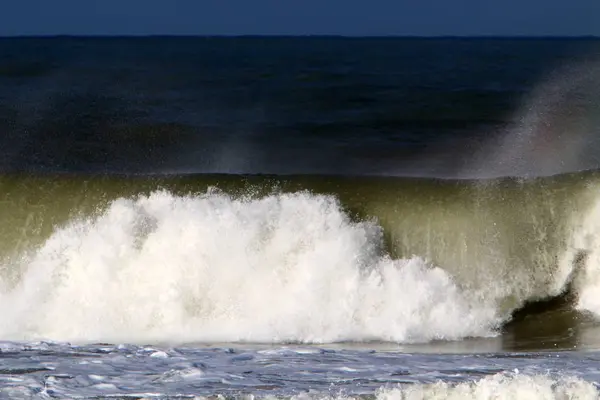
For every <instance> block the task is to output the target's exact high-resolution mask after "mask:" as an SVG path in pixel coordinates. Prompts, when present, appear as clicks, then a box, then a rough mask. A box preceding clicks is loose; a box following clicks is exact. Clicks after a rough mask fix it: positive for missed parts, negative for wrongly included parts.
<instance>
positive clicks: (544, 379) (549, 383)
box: [293, 374, 600, 400]
mask: <svg viewBox="0 0 600 400" xmlns="http://www.w3.org/2000/svg"><path fill="white" fill-rule="evenodd" d="M598 396H600V393H599V392H598V390H597V389H596V387H595V386H594V385H593V384H592V383H590V382H587V381H584V380H582V379H578V378H568V377H565V378H557V379H552V378H550V377H548V376H544V375H534V376H527V375H512V376H509V375H504V374H498V375H494V376H490V377H486V378H483V379H481V380H479V381H475V382H464V383H459V384H452V383H448V382H442V381H440V382H436V383H432V384H415V385H403V386H401V387H399V388H393V389H389V388H384V389H381V390H379V391H378V393H377V394H376V397H375V398H376V399H378V400H396V399H397V400H422V399H428V400H492V399H493V400H504V399H506V400H551V399H560V400H563V399H578V400H586V399H590V400H591V399H594V400H596V399H598ZM315 398H318V399H320V400H329V399H331V400H333V399H339V400H342V399H351V398H354V397H351V396H348V397H347V396H322V395H312V394H310V393H308V394H301V395H298V396H294V397H293V399H295V400H303V399H306V400H308V399H315Z"/></svg>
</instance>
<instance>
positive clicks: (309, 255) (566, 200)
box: [0, 171, 600, 342]
mask: <svg viewBox="0 0 600 400" xmlns="http://www.w3.org/2000/svg"><path fill="white" fill-rule="evenodd" d="M597 182H598V173H597V172H593V171H592V172H583V173H577V174H569V175H561V176H555V177H550V178H543V179H542V178H540V179H532V180H514V179H503V180H493V181H455V180H453V181H451V180H433V179H405V178H402V179H401V178H383V177H380V178H377V177H333V176H330V177H327V176H286V177H277V176H235V175H189V176H170V177H143V176H138V177H114V176H111V177H109V176H98V177H78V176H73V175H55V176H33V175H23V174H17V175H5V176H3V177H2V178H1V179H0V191H1V193H0V197H1V199H0V200H1V201H2V203H3V207H2V211H1V212H2V214H3V215H2V217H3V220H4V221H7V223H6V224H5V225H4V226H3V227H2V228H1V231H0V234H1V238H2V240H1V243H2V254H3V256H4V261H3V266H2V267H3V268H2V272H1V274H2V281H1V286H0V287H1V288H2V289H1V290H2V292H1V294H0V296H1V297H2V300H3V301H2V302H0V304H11V308H10V309H6V310H3V315H6V318H5V320H4V322H3V323H2V324H1V326H0V332H1V333H2V334H3V336H5V337H10V338H16V339H23V338H32V337H36V338H39V337H44V338H52V339H65V340H115V341H118V340H135V341H143V340H177V341H222V340H227V341H251V342H272V341H276V342H286V341H293V342H335V341H346V340H351V341H365V340H378V341H396V342H422V341H429V340H436V339H459V338H463V337H470V336H486V335H491V334H493V333H494V332H495V331H496V330H497V329H498V328H499V327H500V325H501V324H502V323H504V322H506V321H508V320H509V319H510V318H511V316H512V315H513V313H514V312H515V311H516V310H519V309H521V308H522V307H523V306H524V305H527V307H528V308H525V310H527V309H529V310H531V312H535V313H540V312H542V313H543V312H546V311H548V310H552V309H556V308H557V309H561V307H563V306H564V304H563V305H560V304H559V305H558V306H557V305H556V304H555V303H543V304H545V305H544V306H543V307H542V309H541V310H539V309H538V310H533V309H531V304H534V303H535V304H538V305H540V304H542V303H539V301H542V300H546V299H549V298H555V297H557V296H566V297H562V298H561V299H568V300H567V301H566V303H567V304H569V305H571V306H572V305H575V306H576V307H580V308H582V309H586V310H589V311H592V312H594V311H597V309H596V308H595V297H594V296H593V287H594V285H595V282H596V279H595V277H596V275H597V273H596V268H597V267H596V265H600V263H598V264H597V263H596V257H597V256H596V254H595V252H594V250H595V247H594V243H595V240H597V239H596V237H600V236H596V235H595V224H594V222H595V219H594V215H595V213H596V212H597V211H596V208H595V206H596V202H597V198H598V191H597V189H598V188H597ZM569 287H572V290H570V291H569V293H568V294H567V295H565V291H567V290H568V289H569ZM569 296H574V298H573V299H569ZM536 302H537V303H536ZM561 304H562V303H561ZM524 319H525V318H524V317H523V315H522V312H521V313H517V314H516V315H515V321H517V322H518V321H519V320H524Z"/></svg>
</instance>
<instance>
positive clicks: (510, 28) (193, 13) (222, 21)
mask: <svg viewBox="0 0 600 400" xmlns="http://www.w3.org/2000/svg"><path fill="white" fill-rule="evenodd" d="M3 3H4V4H3V5H2V7H0V35H31V34H34V35H39V34H52V35H55V34H108V35H113V34H121V35H122V34H125V35H128V34H137V35H140V34H141V35H145V34H217V35H220V34H226V35H229V34H233V35H238V34H294V35H295V34H339V35H600V0H337V1H328V0H287V1H286V0H97V1H94V0H91V1H90V0H4V1H3Z"/></svg>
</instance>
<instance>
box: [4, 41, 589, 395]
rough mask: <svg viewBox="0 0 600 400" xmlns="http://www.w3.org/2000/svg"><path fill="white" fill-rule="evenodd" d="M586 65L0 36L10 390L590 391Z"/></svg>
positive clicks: (488, 56) (541, 56) (457, 51)
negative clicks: (8, 37)
mask: <svg viewBox="0 0 600 400" xmlns="http://www.w3.org/2000/svg"><path fill="white" fill-rule="evenodd" d="M596 48H597V42H596V41H594V40H506V39H502V40H500V39H486V40H483V39H477V40H407V39H339V38H338V39H335V38H306V39H299V38H272V39H267V38H229V39H225V38H145V39H127V38H120V39H106V38H104V39H90V38H87V39H86V38H54V39H39V38H37V39H36V38H29V39H2V40H1V41H0V52H2V53H3V54H4V55H5V57H4V58H3V61H2V63H0V87H1V88H2V89H3V90H2V91H1V94H0V116H2V118H1V119H0V129H1V130H2V133H3V134H2V136H0V145H1V146H0V155H1V157H0V167H1V168H2V171H1V172H2V173H1V175H0V205H1V207H0V219H1V222H2V223H1V224H0V260H1V261H0V315H1V318H0V340H2V342H1V343H2V344H1V345H0V395H2V396H4V397H7V398H27V397H37V398H53V397H58V398H106V397H113V398H121V397H133V398H147V397H158V398H168V397H174V398H177V397H194V396H205V397H213V396H225V397H241V396H256V397H261V398H262V397H269V396H275V397H278V398H281V397H284V398H289V397H298V398H347V397H355V396H363V397H365V396H366V397H367V398H373V397H376V398H382V399H383V398H386V399H388V398H399V399H420V398H450V399H454V398H460V399H465V398H466V399H468V398H474V399H489V398H499V399H501V398H511V399H512V398H523V399H525V398H526V399H535V398H544V399H547V398H582V399H587V398H599V397H600V392H598V390H599V389H598V386H597V383H596V382H597V381H598V376H597V375H598V373H597V366H596V364H597V362H598V353H597V351H598V350H600V341H599V340H598V339H597V337H598V335H597V333H598V332H599V329H600V324H598V319H597V318H598V317H597V316H598V315H599V314H600V295H598V288H599V287H600V252H599V251H598V249H599V248H600V247H599V238H600V228H599V227H600V211H599V210H600V175H599V173H598V169H597V168H598V166H600V162H598V158H597V154H598V152H597V151H596V150H597V149H598V146H597V139H596V137H597V134H596V133H597V128H598V126H597V123H598V120H599V118H600V112H599V111H600V110H599V108H598V103H597V102H596V101H595V100H594V99H595V98H596V94H597V93H598V90H600V88H599V86H600V79H598V78H597V77H599V76H600V75H598V72H597V71H599V70H598V68H597V65H598V64H597V63H596V62H595V57H596V56H595V53H594V50H595V49H596ZM264 173H269V175H261V174H264ZM292 174H293V175H292ZM409 176H410V177H409ZM440 178H444V179H440ZM466 178H468V179H466ZM98 343H101V344H98Z"/></svg>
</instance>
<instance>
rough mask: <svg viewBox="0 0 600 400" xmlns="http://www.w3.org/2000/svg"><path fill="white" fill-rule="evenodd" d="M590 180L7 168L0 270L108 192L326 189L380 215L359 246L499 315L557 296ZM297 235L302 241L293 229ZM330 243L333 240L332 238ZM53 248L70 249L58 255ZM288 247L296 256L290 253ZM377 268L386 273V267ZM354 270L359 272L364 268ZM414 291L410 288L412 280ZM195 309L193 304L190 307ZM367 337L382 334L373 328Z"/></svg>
mask: <svg viewBox="0 0 600 400" xmlns="http://www.w3.org/2000/svg"><path fill="white" fill-rule="evenodd" d="M597 181H598V174H597V173H596V172H585V173H578V174H570V175H562V176H556V177H549V178H540V179H534V180H521V181H519V180H514V179H504V180H491V181H466V180H432V179H407V178H374V177H334V176H331V177H327V176H284V177H282V176H279V177H278V176H236V175H189V176H170V177H143V176H139V177H115V176H110V177H109V176H98V177H77V176H70V175H55V176H50V175H45V176H39V175H38V176H32V175H5V176H2V177H1V178H0V204H1V205H2V207H0V214H1V215H0V218H1V220H2V221H3V222H4V223H3V224H2V225H1V227H0V251H1V254H2V255H3V257H4V261H3V268H2V272H1V273H0V274H1V276H2V280H3V281H4V284H5V285H6V284H8V285H9V286H10V287H13V288H15V287H18V286H19V285H20V282H21V281H22V279H23V276H24V274H25V273H26V270H27V269H28V268H30V267H29V266H28V265H29V264H28V263H27V262H21V261H19V260H27V259H28V257H32V254H33V255H35V253H36V251H38V249H39V248H40V246H42V245H44V242H45V241H46V240H47V239H48V238H50V237H51V235H52V237H54V238H55V240H60V237H58V239H56V235H57V232H58V233H60V232H61V229H64V228H65V227H67V226H69V225H70V224H73V223H75V222H76V221H88V225H89V224H95V223H97V222H94V221H96V219H95V218H98V216H101V215H102V214H103V213H104V212H106V210H107V209H108V208H109V207H110V206H111V204H113V202H114V201H116V200H117V199H136V198H139V197H140V196H143V195H148V194H151V193H153V192H156V191H164V192H168V193H170V194H171V195H172V196H175V197H176V198H177V197H181V198H184V197H185V196H205V197H206V196H209V197H210V196H211V194H210V193H217V192H218V193H221V194H223V193H224V194H226V195H227V196H228V198H230V199H238V200H239V199H242V200H243V201H251V199H261V198H265V197H269V196H270V197H273V196H274V197H277V196H285V193H299V192H301V193H304V194H306V196H305V197H306V198H309V199H310V198H317V197H318V196H319V195H326V196H327V198H330V199H334V201H335V202H336V204H337V206H336V207H338V209H340V210H341V212H342V213H345V214H346V215H347V216H348V217H349V218H350V219H351V220H352V221H354V222H357V223H360V222H369V223H375V224H377V225H379V226H380V227H381V232H382V239H383V240H382V242H381V243H380V244H378V243H371V244H369V243H367V244H365V245H374V246H375V247H377V246H380V245H383V246H384V249H381V250H377V251H380V252H381V256H382V257H384V258H386V257H388V258H390V259H399V260H400V259H403V260H411V259H414V258H415V257H417V258H422V259H425V260H426V261H427V262H428V264H429V265H430V266H431V267H432V268H433V267H439V268H441V269H442V270H443V271H444V272H445V273H447V274H448V276H449V277H450V278H451V279H452V281H453V282H454V283H455V284H456V285H457V288H458V289H457V290H460V291H462V292H465V293H469V296H468V298H469V299H470V300H469V301H470V302H471V303H472V304H471V305H470V306H469V307H475V305H477V304H478V303H481V304H484V305H487V306H490V307H492V308H494V309H495V310H496V314H497V316H498V317H499V318H500V319H502V320H506V318H508V317H509V315H510V314H511V313H512V312H513V311H514V310H516V309H518V308H520V307H522V306H523V305H524V304H525V303H527V302H531V301H536V300H540V299H545V298H549V297H554V296H557V295H560V294H561V293H562V292H564V291H565V290H567V288H568V286H569V285H570V283H571V281H572V280H573V278H574V277H575V275H577V274H578V273H579V272H580V271H579V269H580V268H581V264H584V263H585V255H586V252H587V251H590V249H586V248H577V246H578V245H577V244H576V242H575V241H574V240H573V237H574V235H575V234H576V233H577V231H578V229H580V226H581V224H582V221H584V220H585V216H586V215H587V214H586V213H588V210H589V209H590V208H591V207H592V206H593V205H594V204H595V201H596V199H597V193H598V190H597ZM215 190H216V191H217V192H215ZM311 196H312V197H311ZM215 212H217V211H215ZM243 212H251V211H242V213H243ZM241 218H243V215H242V216H241ZM261 218H262V217H261ZM264 218H267V217H264ZM265 223H266V222H265ZM307 223H309V221H307ZM148 229H151V228H148ZM148 229H146V230H148ZM239 229H243V226H242V227H241V228H239ZM269 229H277V227H271V228H269ZM328 229H332V228H328ZM344 229H347V228H344ZM340 232H345V231H343V230H340ZM53 233H54V235H53ZM298 234H299V235H300V233H298ZM273 235H274V234H273ZM211 240H215V242H214V243H215V246H218V243H219V241H226V240H228V238H227V237H215V238H214V239H211ZM297 240H299V243H302V240H303V239H302V238H297ZM311 240H313V239H311ZM340 240H341V239H340ZM124 245H125V244H124ZM313 245H314V244H313ZM58 249H62V247H58ZM250 250H251V249H250ZM250 250H248V251H250ZM57 251H62V250H57ZM69 251H79V250H77V248H75V250H73V248H70V250H69ZM81 251H83V250H81ZM298 251H300V250H298ZM331 251H332V252H334V251H339V249H336V248H334V247H332V248H331ZM192 254H193V252H192ZM369 254H370V253H369ZM99 256H100V257H101V256H102V255H101V254H100V255H99ZM238 256H239V257H238ZM46 257H48V255H46ZM61 257H67V258H66V259H68V255H67V256H65V255H62V256H61ZM235 257H237V258H235ZM235 257H234V258H232V260H237V262H239V260H240V259H244V256H243V254H239V255H235ZM240 257H241V258H240ZM286 257H288V258H289V257H296V256H295V255H294V254H292V253H290V254H288V255H287V256H286ZM323 257H324V256H323ZM328 257H329V258H326V257H324V258H323V260H326V259H327V260H332V259H335V254H333V255H329V256H328ZM331 257H333V258H331ZM317 261H318V260H317ZM65 262H68V261H65ZM232 262H234V261H232ZM282 262H283V261H282ZM318 262H321V261H318ZM323 262H325V261H323ZM297 265H301V263H300V264H297ZM358 265H362V264H360V263H359V264H358ZM367 267H368V266H367ZM312 268H314V266H313V267H312ZM386 268H387V267H386ZM394 268H400V267H399V266H396V267H394ZM314 271H317V270H314ZM314 271H313V272H312V273H315V272H314ZM381 271H384V272H381V276H384V275H385V268H383V267H382V270H381ZM364 274H367V275H368V271H367V272H364ZM364 274H363V275H364ZM327 279H330V277H329V278H327ZM381 279H384V278H381ZM398 279H400V278H398ZM411 279H412V278H411ZM436 279H437V278H436ZM417 281H418V279H417ZM365 282H369V281H368V279H367V280H366V281H365ZM388 286H389V285H388ZM426 287H428V286H424V288H426ZM414 289H415V290H416V292H415V293H418V292H419V287H418V284H417V285H416V287H415V288H414ZM382 290H383V289H382ZM423 290H426V289H423ZM427 290H429V289H427ZM453 290H454V289H453ZM432 295H433V293H432ZM415 296H418V294H415ZM423 296H425V297H427V296H429V295H427V294H424V295H423ZM393 297H394V296H393V293H392V298H393ZM198 301H200V300H198V299H196V300H194V302H196V303H194V304H196V305H191V306H189V307H192V309H195V308H194V307H200V308H202V307H206V305H201V306H199V305H198V304H199V303H198ZM213 306H214V305H213ZM186 307H188V306H186ZM197 312H199V311H198V310H197V309H196V311H194V312H193V313H192V314H194V313H197ZM373 335H374V336H373V337H375V338H379V339H381V337H380V336H378V334H377V333H376V332H375V333H373ZM403 335H404V333H403ZM402 337H404V336H402ZM432 337H437V336H436V335H433V336H432ZM440 337H444V335H441V336H440Z"/></svg>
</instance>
